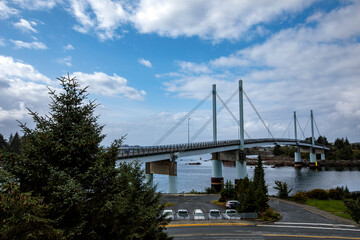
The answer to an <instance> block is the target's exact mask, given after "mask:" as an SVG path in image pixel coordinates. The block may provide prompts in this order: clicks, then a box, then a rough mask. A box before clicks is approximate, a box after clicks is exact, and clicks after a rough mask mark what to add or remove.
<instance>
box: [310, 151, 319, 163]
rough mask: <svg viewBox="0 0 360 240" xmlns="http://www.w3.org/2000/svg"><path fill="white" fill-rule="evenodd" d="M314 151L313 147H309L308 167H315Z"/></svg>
mask: <svg viewBox="0 0 360 240" xmlns="http://www.w3.org/2000/svg"><path fill="white" fill-rule="evenodd" d="M316 167H317V162H316V153H314V151H313V149H310V168H316Z"/></svg>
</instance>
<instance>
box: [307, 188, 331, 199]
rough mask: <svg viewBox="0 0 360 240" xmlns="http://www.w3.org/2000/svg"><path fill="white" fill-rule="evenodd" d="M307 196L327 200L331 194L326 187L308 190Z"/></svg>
mask: <svg viewBox="0 0 360 240" xmlns="http://www.w3.org/2000/svg"><path fill="white" fill-rule="evenodd" d="M306 196H307V197H308V198H316V199H320V200H327V199H329V194H328V192H327V191H326V190H324V189H313V190H310V191H308V192H306Z"/></svg>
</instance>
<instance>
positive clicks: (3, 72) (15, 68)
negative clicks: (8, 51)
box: [0, 55, 51, 84]
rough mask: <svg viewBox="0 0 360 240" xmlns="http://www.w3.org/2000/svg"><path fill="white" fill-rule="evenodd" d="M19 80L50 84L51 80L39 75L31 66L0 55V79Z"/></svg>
mask: <svg viewBox="0 0 360 240" xmlns="http://www.w3.org/2000/svg"><path fill="white" fill-rule="evenodd" d="M8 78H19V79H25V80H31V81H39V82H44V83H48V84H49V83H51V80H50V79H49V78H48V77H46V76H44V75H43V74H41V73H39V72H38V71H37V70H36V69H35V68H34V67H33V66H31V65H29V64H26V63H23V62H20V61H15V60H14V59H13V58H12V57H7V56H2V55H0V79H8Z"/></svg>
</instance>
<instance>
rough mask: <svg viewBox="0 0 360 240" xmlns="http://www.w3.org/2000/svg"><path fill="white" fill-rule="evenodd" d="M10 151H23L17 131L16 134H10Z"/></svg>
mask: <svg viewBox="0 0 360 240" xmlns="http://www.w3.org/2000/svg"><path fill="white" fill-rule="evenodd" d="M9 151H10V152H14V153H18V154H19V153H21V138H20V136H19V134H18V133H17V132H16V133H15V135H14V136H13V135H12V134H11V135H10V138H9Z"/></svg>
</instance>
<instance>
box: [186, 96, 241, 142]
mask: <svg viewBox="0 0 360 240" xmlns="http://www.w3.org/2000/svg"><path fill="white" fill-rule="evenodd" d="M237 92H238V90H236V91H235V92H234V93H233V94H232V95H231V96H230V97H229V98H228V99H227V100H226V103H229V102H230V101H231V100H232V99H233V98H234V97H235V96H236V94H237ZM223 109H224V105H222V106H221V107H219V108H218V109H217V111H216V114H219V113H220V112H221V111H222V110H223ZM212 120H213V118H209V119H208V120H207V121H206V122H205V124H204V125H202V127H201V128H200V129H199V130H198V131H197V132H196V133H195V134H194V135H193V136H192V137H191V139H190V142H194V140H195V139H196V138H197V137H198V136H199V135H200V134H201V133H202V132H203V131H204V130H205V128H207V126H209V124H210V123H211V122H212Z"/></svg>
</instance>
